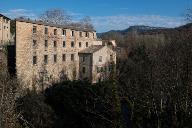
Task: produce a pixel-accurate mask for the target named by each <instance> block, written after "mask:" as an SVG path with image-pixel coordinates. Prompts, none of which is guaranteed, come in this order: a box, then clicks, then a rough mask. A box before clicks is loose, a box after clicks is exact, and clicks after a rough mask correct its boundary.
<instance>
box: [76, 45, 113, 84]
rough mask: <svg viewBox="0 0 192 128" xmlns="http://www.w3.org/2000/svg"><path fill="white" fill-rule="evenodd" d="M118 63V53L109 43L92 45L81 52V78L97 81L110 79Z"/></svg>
mask: <svg viewBox="0 0 192 128" xmlns="http://www.w3.org/2000/svg"><path fill="white" fill-rule="evenodd" d="M115 65H116V53H115V52H114V51H113V50H112V49H111V48H109V47H108V46H107V45H92V46H90V47H88V48H85V49H84V50H82V51H80V52H79V79H81V80H83V79H88V80H89V81H91V82H92V83H97V82H99V81H103V80H106V79H110V77H111V75H112V74H113V71H114V70H115V69H114V67H115Z"/></svg>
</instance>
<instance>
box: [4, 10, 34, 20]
mask: <svg viewBox="0 0 192 128" xmlns="http://www.w3.org/2000/svg"><path fill="white" fill-rule="evenodd" d="M3 14H4V15H6V16H8V17H10V18H18V17H29V18H31V19H35V18H36V17H37V16H36V14H35V13H33V12H32V11H31V10H26V9H21V8H20V9H11V10H9V11H7V12H4V13H3Z"/></svg>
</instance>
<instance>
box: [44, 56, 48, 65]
mask: <svg viewBox="0 0 192 128" xmlns="http://www.w3.org/2000/svg"><path fill="white" fill-rule="evenodd" d="M47 63H48V55H44V64H47Z"/></svg>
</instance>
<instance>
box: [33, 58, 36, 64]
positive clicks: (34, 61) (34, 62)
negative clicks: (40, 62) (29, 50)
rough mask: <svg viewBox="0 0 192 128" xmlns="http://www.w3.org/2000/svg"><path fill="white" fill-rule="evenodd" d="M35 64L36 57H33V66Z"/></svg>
mask: <svg viewBox="0 0 192 128" xmlns="http://www.w3.org/2000/svg"><path fill="white" fill-rule="evenodd" d="M36 64H37V56H33V65H36Z"/></svg>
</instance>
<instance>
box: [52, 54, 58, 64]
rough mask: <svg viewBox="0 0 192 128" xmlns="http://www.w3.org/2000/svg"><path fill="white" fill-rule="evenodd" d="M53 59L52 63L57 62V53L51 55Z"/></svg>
mask: <svg viewBox="0 0 192 128" xmlns="http://www.w3.org/2000/svg"><path fill="white" fill-rule="evenodd" d="M53 61H54V63H56V62H57V54H55V55H54V56H53Z"/></svg>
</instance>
